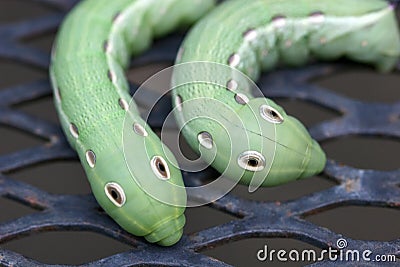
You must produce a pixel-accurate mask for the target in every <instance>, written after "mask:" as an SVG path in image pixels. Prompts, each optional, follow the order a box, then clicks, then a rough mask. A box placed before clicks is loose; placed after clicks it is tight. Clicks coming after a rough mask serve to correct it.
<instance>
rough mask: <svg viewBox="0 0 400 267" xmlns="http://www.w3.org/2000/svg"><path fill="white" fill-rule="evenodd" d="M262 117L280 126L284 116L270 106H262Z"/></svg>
mask: <svg viewBox="0 0 400 267" xmlns="http://www.w3.org/2000/svg"><path fill="white" fill-rule="evenodd" d="M260 115H261V117H262V118H263V119H264V120H266V121H268V122H272V123H275V124H280V123H282V122H283V117H282V115H281V114H280V113H279V112H278V111H277V110H276V109H274V108H273V107H271V106H268V105H261V106H260Z"/></svg>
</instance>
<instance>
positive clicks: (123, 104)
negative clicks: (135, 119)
mask: <svg viewBox="0 0 400 267" xmlns="http://www.w3.org/2000/svg"><path fill="white" fill-rule="evenodd" d="M118 105H119V106H120V107H121V108H122V109H123V110H125V111H127V110H128V109H129V105H128V102H126V100H125V99H123V98H120V99H118Z"/></svg>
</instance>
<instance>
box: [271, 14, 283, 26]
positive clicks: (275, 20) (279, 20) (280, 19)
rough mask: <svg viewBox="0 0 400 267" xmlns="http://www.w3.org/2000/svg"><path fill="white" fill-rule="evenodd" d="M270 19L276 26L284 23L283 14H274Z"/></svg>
mask: <svg viewBox="0 0 400 267" xmlns="http://www.w3.org/2000/svg"><path fill="white" fill-rule="evenodd" d="M271 21H272V23H273V25H274V26H275V27H276V28H282V27H285V25H286V17H285V16H283V15H276V16H275V17H273V18H272V19H271Z"/></svg>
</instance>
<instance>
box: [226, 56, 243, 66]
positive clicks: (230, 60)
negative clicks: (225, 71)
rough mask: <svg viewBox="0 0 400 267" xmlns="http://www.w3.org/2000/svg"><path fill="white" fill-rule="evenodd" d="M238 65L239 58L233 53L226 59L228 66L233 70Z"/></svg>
mask: <svg viewBox="0 0 400 267" xmlns="http://www.w3.org/2000/svg"><path fill="white" fill-rule="evenodd" d="M239 63H240V56H239V55H238V54H236V53H233V54H232V55H230V56H229V58H228V64H229V66H230V67H232V68H234V67H237V66H238V65H239Z"/></svg>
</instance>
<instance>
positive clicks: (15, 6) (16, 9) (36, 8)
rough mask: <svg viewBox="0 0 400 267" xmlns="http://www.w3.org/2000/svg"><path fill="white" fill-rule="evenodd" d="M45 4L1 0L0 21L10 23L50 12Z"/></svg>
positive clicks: (19, 0) (20, 0) (18, 0)
mask: <svg viewBox="0 0 400 267" xmlns="http://www.w3.org/2000/svg"><path fill="white" fill-rule="evenodd" d="M50 11H51V10H50V9H49V8H48V7H46V6H45V5H38V4H37V3H36V2H35V1H22V0H2V1H1V9H0V23H10V22H17V21H22V20H29V19H34V18H37V17H41V16H44V15H47V14H49V13H50Z"/></svg>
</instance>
